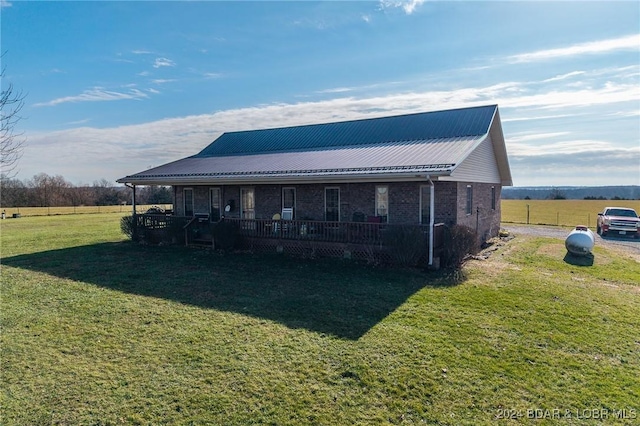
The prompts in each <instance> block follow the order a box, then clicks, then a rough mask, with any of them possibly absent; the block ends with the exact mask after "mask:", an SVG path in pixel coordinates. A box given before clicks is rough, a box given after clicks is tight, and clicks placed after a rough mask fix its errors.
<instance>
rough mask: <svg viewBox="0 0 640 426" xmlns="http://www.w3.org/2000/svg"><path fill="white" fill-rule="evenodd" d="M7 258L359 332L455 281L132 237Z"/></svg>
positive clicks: (342, 332) (205, 303) (323, 328)
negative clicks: (144, 242) (143, 242)
mask: <svg viewBox="0 0 640 426" xmlns="http://www.w3.org/2000/svg"><path fill="white" fill-rule="evenodd" d="M2 263H3V264H4V265H6V266H12V267H16V268H22V269H28V270H33V271H39V272H43V273H46V274H50V275H53V276H56V277H60V278H68V279H72V280H76V281H81V282H84V283H89V284H93V285H97V286H100V287H105V288H109V289H113V290H118V291H122V292H127V293H131V294H137V295H143V296H150V297H158V298H162V299H167V300H172V301H176V302H180V303H184V304H188V305H194V306H200V307H204V308H211V309H217V310H222V311H229V312H236V313H241V314H244V315H251V316H254V317H258V318H264V319H269V320H273V321H277V322H279V323H281V324H284V325H286V326H288V327H290V328H304V329H308V330H311V331H315V332H319V333H327V334H331V335H334V336H337V337H340V338H346V339H354V340H355V339H358V338H359V337H361V336H362V335H363V334H365V333H366V332H367V331H368V330H369V329H371V327H373V326H374V325H376V324H377V323H378V322H380V321H381V320H382V319H384V318H385V317H386V316H387V315H388V314H389V313H391V312H393V311H394V310H395V309H396V308H397V307H398V306H400V305H401V304H402V303H404V302H405V301H406V300H407V298H409V297H410V296H411V295H412V294H414V293H415V292H416V291H418V290H419V289H421V288H422V287H424V286H425V285H432V286H447V285H453V284H454V283H452V282H450V280H451V279H450V278H449V277H448V276H446V275H444V274H438V273H431V274H425V273H424V272H421V271H418V270H405V269H390V268H389V269H385V268H371V267H366V266H364V265H358V264H354V263H353V262H346V261H341V260H336V259H318V260H313V261H310V260H301V259H292V258H287V257H284V256H275V255H274V256H270V255H252V254H246V253H243V254H226V255H225V254H218V253H213V252H211V251H209V250H197V249H189V248H184V247H175V246H174V247H157V246H153V247H152V246H139V245H136V244H133V243H131V242H122V243H104V244H96V245H90V246H81V247H72V248H66V249H60V250H51V251H45V252H40V253H33V254H25V255H19V256H13V257H8V258H4V259H2Z"/></svg>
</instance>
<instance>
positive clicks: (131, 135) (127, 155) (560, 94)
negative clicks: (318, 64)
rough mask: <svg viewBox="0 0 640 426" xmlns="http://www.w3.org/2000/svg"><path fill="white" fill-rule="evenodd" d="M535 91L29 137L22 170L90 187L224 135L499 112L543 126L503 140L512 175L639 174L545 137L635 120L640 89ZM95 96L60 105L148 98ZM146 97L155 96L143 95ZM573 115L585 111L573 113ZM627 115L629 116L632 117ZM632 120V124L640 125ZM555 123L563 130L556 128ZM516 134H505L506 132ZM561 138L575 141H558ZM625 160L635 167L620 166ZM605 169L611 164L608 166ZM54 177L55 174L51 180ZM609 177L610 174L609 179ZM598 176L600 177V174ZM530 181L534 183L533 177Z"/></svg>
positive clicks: (195, 118) (337, 101)
mask: <svg viewBox="0 0 640 426" xmlns="http://www.w3.org/2000/svg"><path fill="white" fill-rule="evenodd" d="M537 83H539V82H533V83H531V82H527V83H522V82H505V83H500V84H494V85H486V86H479V87H464V88H458V89H453V90H437V91H434V90H431V91H412V92H406V93H394V94H388V95H381V96H369V97H360V98H359V97H355V96H345V95H338V96H340V97H335V98H333V99H325V100H316V101H308V102H298V103H274V104H267V105H258V106H252V107H245V108H237V109H229V110H224V111H218V112H215V113H212V114H201V115H192V116H185V117H177V118H169V119H164V120H158V121H153V122H148V123H141V124H136V125H128V126H118V127H111V128H92V127H83V128H76V129H67V130H61V131H55V132H38V133H33V132H30V133H28V134H27V135H26V136H27V137H28V139H29V145H30V148H29V149H28V150H25V153H24V156H23V162H22V164H25V165H27V164H28V166H29V168H30V169H31V170H33V173H34V174H35V173H37V172H40V171H44V172H46V173H50V174H51V173H52V174H59V173H60V170H63V171H64V174H65V177H66V178H67V179H71V180H72V181H73V179H77V180H81V181H92V180H95V179H97V178H101V177H107V178H109V179H112V180H115V179H117V178H120V177H123V176H126V175H128V174H131V173H135V172H138V171H141V170H143V169H145V168H147V166H148V165H156V166H157V165H161V164H164V163H167V162H169V161H174V160H177V159H179V158H183V157H186V156H189V155H193V154H195V153H197V152H198V151H200V150H201V149H202V148H204V147H205V146H206V145H208V144H209V143H210V142H211V141H212V140H214V139H215V138H216V137H217V136H219V135H220V134H221V133H222V132H225V131H236V130H251V129H260V128H274V127H283V126H295V125H302V124H313V123H326V122H334V121H341V120H353V119H362V118H373V117H380V116H386V115H397V114H407V113H414V112H422V111H433V110H440V109H450V108H459V107H469V106H475V105H486V104H493V103H497V104H499V106H500V109H501V112H502V114H501V116H502V120H503V123H508V122H510V121H512V122H518V121H526V120H539V123H536V130H537V134H533V133H532V132H531V131H529V132H520V133H515V134H512V135H510V134H508V133H506V134H505V136H506V137H507V144H508V150H509V154H510V156H513V161H512V165H514V164H517V165H518V170H528V167H531V168H532V170H533V168H534V165H538V164H544V161H543V160H544V159H546V161H553V162H557V164H561V163H562V161H564V163H562V164H564V166H558V167H557V169H558V170H564V169H563V168H562V167H573V166H574V165H573V163H574V155H576V154H577V153H580V156H581V158H584V164H593V161H595V159H597V158H598V155H597V154H595V153H596V152H598V153H601V154H602V158H603V159H604V158H611V159H613V158H617V159H618V161H617V162H611V163H609V164H612V167H613V168H614V169H616V170H617V168H618V167H620V168H625V167H627V165H630V167H627V168H630V169H631V168H633V167H631V166H634V163H633V161H634V160H635V159H636V158H638V155H639V154H638V152H637V150H636V151H634V150H631V151H629V150H628V149H626V148H617V147H616V146H614V145H613V144H612V143H610V142H607V141H599V140H590V139H588V137H585V136H584V135H577V134H575V135H574V133H570V132H574V131H576V130H574V128H571V130H569V129H567V128H565V127H562V128H558V127H554V128H547V130H545V126H546V125H548V123H547V122H546V121H548V120H552V119H556V118H562V117H574V116H579V115H583V114H587V112H588V113H590V114H595V115H600V114H599V113H597V112H596V110H594V109H591V110H585V109H584V108H586V107H589V106H594V105H598V106H601V105H611V106H614V107H613V108H612V109H614V110H616V111H627V110H632V111H633V112H634V113H635V112H636V111H637V101H638V99H640V87H638V85H637V84H618V83H616V84H614V83H608V84H601V85H600V87H593V88H591V89H589V90H575V89H571V88H563V90H546V91H538V92H535V93H534V92H531V89H530V86H531V84H533V85H534V86H536V84H537ZM154 90H155V89H146V93H156V92H154ZM88 92H91V91H87V92H85V93H84V94H83V96H80V98H82V97H84V98H87V97H88V98H91V99H84V98H83V99H77V98H79V97H68V98H61V99H62V100H64V101H66V102H71V101H80V100H116V99H125V98H132V97H134V96H136V95H137V96H140V95H139V93H143V92H132V93H116V92H106V91H104V89H100V90H98V89H94V91H93V92H91V93H88ZM336 93H340V92H339V91H336ZM345 93H346V92H345ZM89 95H91V96H89ZM143 95H144V96H145V97H146V96H147V95H146V94H144V93H143ZM94 98H95V99H94ZM103 98H107V99H103ZM52 102H53V101H52ZM61 102H62V101H58V103H61ZM625 102H626V104H625ZM567 106H573V107H580V108H582V109H580V110H579V111H571V110H569V109H568V108H567ZM556 111H557V113H556ZM629 114H631V113H628V114H627V115H629ZM634 117H635V116H631V118H628V117H627V118H626V119H631V120H633V119H634ZM621 119H625V118H624V117H621ZM580 120H583V119H582V118H580ZM555 123H558V122H557V121H554V124H555ZM514 125H515V124H514ZM509 127H512V126H509ZM508 130H509V129H508V128H507V126H505V131H508ZM563 137H564V138H565V139H568V140H558V139H559V138H563ZM570 137H572V138H570ZM612 137H613V136H612ZM541 142H543V143H541ZM621 144H623V142H622V141H621ZM551 153H553V154H551ZM587 154H589V155H587ZM625 155H626V158H627V159H628V161H620V159H622V158H624V157H625ZM563 157H564V159H563ZM51 158H56V160H55V162H52V161H51ZM510 158H511V157H510ZM623 163H624V165H622V164H623ZM554 164H555V163H554ZM603 164H606V162H604V161H603ZM603 164H601V165H600V166H599V168H598V170H599V174H603V173H605V171H604V170H605V168H604V166H603ZM80 165H82V166H83V167H86V169H87V171H86V172H85V171H81V170H80V169H79V167H80ZM637 166H638V162H636V163H635V167H636V168H637ZM52 167H55V169H53V170H52ZM520 167H523V169H520ZM585 167H586V166H585ZM23 170H24V172H28V170H26V167H23ZM606 170H607V172H606V173H608V170H609V169H606ZM625 170H626V169H625ZM627 172H628V173H636V175H637V171H636V172H633V171H631V172H629V171H627ZM74 173H75V174H77V177H75V175H74ZM82 173H86V174H85V175H82ZM591 173H592V174H593V168H592V169H591ZM514 176H516V173H515V172H514ZM531 176H532V177H535V175H534V174H533V172H532V175H531ZM629 176H632V175H629ZM516 177H517V176H516ZM527 179H528V178H527ZM629 179H630V178H629V177H627V178H624V179H622V180H620V181H619V182H629ZM516 182H517V180H516ZM520 182H522V181H520ZM585 182H586V181H585ZM601 184H603V183H601Z"/></svg>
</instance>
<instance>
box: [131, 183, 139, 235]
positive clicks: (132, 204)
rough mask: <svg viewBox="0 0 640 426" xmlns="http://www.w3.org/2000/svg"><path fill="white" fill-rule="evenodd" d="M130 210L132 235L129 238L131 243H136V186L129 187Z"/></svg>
mask: <svg viewBox="0 0 640 426" xmlns="http://www.w3.org/2000/svg"><path fill="white" fill-rule="evenodd" d="M131 189H132V192H131V208H132V210H133V211H132V213H131V216H132V219H131V220H132V221H133V235H132V236H131V237H132V239H133V241H138V216H137V214H136V186H135V185H131Z"/></svg>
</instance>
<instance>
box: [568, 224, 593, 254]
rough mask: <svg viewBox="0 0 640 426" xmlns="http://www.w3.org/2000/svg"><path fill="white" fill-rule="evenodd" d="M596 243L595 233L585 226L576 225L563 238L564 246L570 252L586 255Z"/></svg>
mask: <svg viewBox="0 0 640 426" xmlns="http://www.w3.org/2000/svg"><path fill="white" fill-rule="evenodd" d="M595 243H596V238H595V235H593V232H591V230H590V229H589V228H587V227H586V226H583V225H580V226H576V229H574V230H573V231H571V233H570V234H569V235H568V236H567V239H566V240H564V246H565V247H566V248H567V251H568V252H569V253H571V254H575V255H578V256H586V255H588V254H590V253H591V250H592V249H593V245H594V244H595Z"/></svg>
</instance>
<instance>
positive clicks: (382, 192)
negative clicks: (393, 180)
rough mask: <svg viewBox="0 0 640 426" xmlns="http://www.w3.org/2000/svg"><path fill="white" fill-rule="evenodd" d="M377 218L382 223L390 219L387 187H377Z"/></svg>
mask: <svg viewBox="0 0 640 426" xmlns="http://www.w3.org/2000/svg"><path fill="white" fill-rule="evenodd" d="M376 216H378V217H379V218H380V219H381V221H382V222H387V220H388V218H389V187H388V186H387V185H377V186H376Z"/></svg>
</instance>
